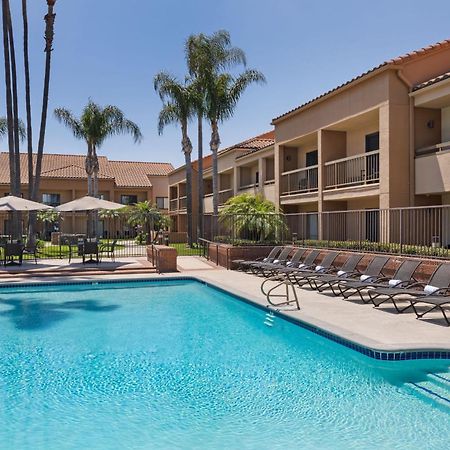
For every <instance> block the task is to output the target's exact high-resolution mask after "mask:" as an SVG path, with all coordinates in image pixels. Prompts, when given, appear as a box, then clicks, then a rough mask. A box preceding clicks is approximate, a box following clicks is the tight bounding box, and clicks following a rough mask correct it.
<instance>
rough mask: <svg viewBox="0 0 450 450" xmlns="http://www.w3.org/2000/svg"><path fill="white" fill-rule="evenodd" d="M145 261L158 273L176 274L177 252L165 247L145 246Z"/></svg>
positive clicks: (174, 249)
mask: <svg viewBox="0 0 450 450" xmlns="http://www.w3.org/2000/svg"><path fill="white" fill-rule="evenodd" d="M147 260H148V261H150V262H151V263H152V264H153V266H155V268H156V270H157V271H158V272H159V273H166V272H177V250H176V248H174V247H167V246H165V245H149V246H147Z"/></svg>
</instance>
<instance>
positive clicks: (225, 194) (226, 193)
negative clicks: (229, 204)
mask: <svg viewBox="0 0 450 450" xmlns="http://www.w3.org/2000/svg"><path fill="white" fill-rule="evenodd" d="M231 197H233V189H231V188H230V189H223V190H221V191H219V205H223V204H224V203H225V202H226V201H227V200H229V199H230V198H231Z"/></svg>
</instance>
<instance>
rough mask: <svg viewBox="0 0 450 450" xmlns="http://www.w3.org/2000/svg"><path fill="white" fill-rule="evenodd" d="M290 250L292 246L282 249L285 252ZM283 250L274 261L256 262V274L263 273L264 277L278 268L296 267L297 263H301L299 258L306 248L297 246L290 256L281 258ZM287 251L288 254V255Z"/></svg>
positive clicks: (275, 271)
mask: <svg viewBox="0 0 450 450" xmlns="http://www.w3.org/2000/svg"><path fill="white" fill-rule="evenodd" d="M288 250H290V252H289V253H291V252H292V247H291V248H289V247H286V249H285V250H283V252H286V253H287V251H288ZM283 252H282V253H280V256H279V259H278V258H277V259H276V260H275V261H274V262H272V263H261V264H258V268H257V271H258V274H259V275H263V276H265V277H270V276H272V275H275V274H276V273H277V272H278V270H282V269H285V268H286V267H296V266H298V265H299V264H301V258H302V256H303V254H304V253H305V252H306V249H304V248H299V249H296V250H294V254H293V255H292V256H291V258H283ZM289 253H288V255H289ZM254 267H255V265H252V268H254Z"/></svg>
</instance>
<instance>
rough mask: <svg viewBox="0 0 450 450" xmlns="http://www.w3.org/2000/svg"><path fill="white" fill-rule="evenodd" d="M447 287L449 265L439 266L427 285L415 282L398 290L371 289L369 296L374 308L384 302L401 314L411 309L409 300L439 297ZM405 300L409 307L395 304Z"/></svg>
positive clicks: (448, 284) (449, 272)
mask: <svg viewBox="0 0 450 450" xmlns="http://www.w3.org/2000/svg"><path fill="white" fill-rule="evenodd" d="M449 287H450V264H439V265H438V266H437V267H436V269H435V271H434V272H433V274H432V275H431V277H430V279H429V280H428V283H419V282H416V283H412V284H409V285H408V286H406V287H400V288H397V287H393V288H381V289H373V290H371V291H369V296H370V297H371V300H372V303H373V304H374V306H375V307H378V306H380V305H382V304H383V303H386V302H392V304H393V305H394V308H395V310H396V311H397V312H398V313H402V312H404V311H406V310H407V309H409V308H411V307H412V304H411V300H414V301H415V300H417V299H418V298H424V297H426V296H429V298H431V296H433V297H434V296H435V295H440V294H441V292H446V291H447V290H448V288H449ZM380 297H381V298H380ZM405 297H406V298H405ZM405 300H406V301H409V305H408V306H406V307H403V308H399V306H398V305H397V302H399V301H405Z"/></svg>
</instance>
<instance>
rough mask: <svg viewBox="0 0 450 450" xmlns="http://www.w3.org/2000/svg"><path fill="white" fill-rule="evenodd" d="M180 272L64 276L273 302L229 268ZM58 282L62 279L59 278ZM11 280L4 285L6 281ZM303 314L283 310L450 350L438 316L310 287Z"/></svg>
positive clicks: (403, 345)
mask: <svg viewBox="0 0 450 450" xmlns="http://www.w3.org/2000/svg"><path fill="white" fill-rule="evenodd" d="M178 268H179V270H180V272H179V273H174V274H161V275H160V274H156V273H149V272H148V271H143V272H142V273H139V274H123V275H119V274H111V275H102V276H101V277H97V276H94V275H90V274H89V273H84V274H83V275H82V276H81V277H76V278H75V277H64V279H76V280H80V281H85V280H92V279H97V278H98V279H124V278H125V279H133V278H140V279H142V278H148V279H152V278H155V277H159V278H166V279H170V278H171V277H177V276H178V277H179V276H180V275H182V276H190V277H195V278H197V279H200V280H202V281H205V282H208V283H212V284H214V285H216V286H218V287H221V288H223V289H225V290H227V291H229V292H231V293H234V294H236V295H240V296H243V297H245V298H247V299H249V300H250V301H253V302H255V303H257V304H259V305H263V306H266V305H267V301H266V299H265V296H264V295H263V294H262V293H261V290H260V286H261V283H262V281H263V280H262V279H261V278H258V277H256V276H253V275H248V274H244V273H241V272H235V271H229V270H225V269H223V268H221V267H217V266H215V265H214V264H212V263H210V262H208V261H206V260H204V259H201V258H200V257H180V258H179V261H178ZM11 281H14V282H17V283H20V282H21V281H26V282H30V281H37V282H43V281H47V279H46V278H45V277H40V278H36V279H33V278H28V277H27V278H26V279H24V278H20V277H15V278H14V279H13V280H8V282H11ZM57 281H62V280H61V277H58V280H57ZM2 282H3V283H4V282H6V280H5V281H0V286H1V283H2ZM297 292H298V296H299V300H300V305H301V310H300V311H283V314H286V315H289V316H291V317H293V318H296V319H298V320H300V321H304V322H307V323H309V324H312V325H314V326H317V327H319V328H322V329H324V330H327V331H329V332H331V333H334V334H337V335H339V336H341V337H343V338H346V339H349V340H351V341H353V342H356V343H358V344H361V345H364V346H367V347H370V348H372V349H378V350H386V351H398V350H411V349H423V350H450V327H447V326H445V322H444V321H443V320H442V318H440V316H439V315H438V314H436V315H433V316H432V315H430V320H426V321H425V320H417V319H416V318H415V315H414V314H413V313H404V314H395V313H394V312H393V308H391V307H389V306H387V307H382V308H379V309H375V308H373V307H372V306H371V305H366V304H363V303H362V302H361V301H358V300H356V297H355V301H348V300H347V301H345V300H342V298H340V297H334V296H331V295H327V294H319V293H317V292H315V291H311V290H308V289H297Z"/></svg>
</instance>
